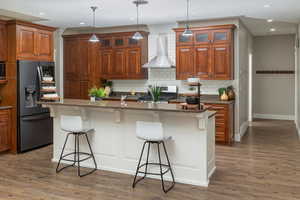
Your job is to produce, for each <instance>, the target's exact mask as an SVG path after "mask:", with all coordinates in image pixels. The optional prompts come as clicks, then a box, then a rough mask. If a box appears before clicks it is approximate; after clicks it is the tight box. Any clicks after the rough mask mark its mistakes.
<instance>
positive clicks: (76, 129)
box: [60, 115, 92, 133]
mask: <svg viewBox="0 0 300 200" xmlns="http://www.w3.org/2000/svg"><path fill="white" fill-rule="evenodd" d="M86 125H87V124H85V123H84V122H83V120H82V118H81V116H72V115H62V116H61V120H60V127H61V129H62V130H64V131H66V132H71V133H72V132H73V133H82V132H84V133H88V132H90V131H91V130H92V129H89V128H86V127H87V126H86Z"/></svg>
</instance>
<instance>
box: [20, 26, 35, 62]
mask: <svg viewBox="0 0 300 200" xmlns="http://www.w3.org/2000/svg"><path fill="white" fill-rule="evenodd" d="M36 37H37V34H36V29H35V28H31V27H25V26H17V58H18V59H19V60H35V59H36V56H37V54H38V53H37V46H36V45H37V43H36V41H37V39H36Z"/></svg>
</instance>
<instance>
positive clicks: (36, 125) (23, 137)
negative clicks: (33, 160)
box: [18, 113, 53, 152]
mask: <svg viewBox="0 0 300 200" xmlns="http://www.w3.org/2000/svg"><path fill="white" fill-rule="evenodd" d="M19 120H20V122H19V137H18V139H19V148H18V149H19V152H24V151H28V150H32V149H35V148H38V147H42V146H45V145H47V144H52V143H53V122H52V118H51V117H50V114H49V113H45V114H40V115H32V116H26V117H21V118H20V119H19Z"/></svg>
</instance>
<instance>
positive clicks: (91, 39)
mask: <svg viewBox="0 0 300 200" xmlns="http://www.w3.org/2000/svg"><path fill="white" fill-rule="evenodd" d="M97 8H98V7H96V6H92V7H91V9H92V11H93V29H94V33H93V35H92V37H90V39H89V42H99V41H100V40H99V38H98V37H97V35H96V34H95V27H96V25H95V11H96V10H97Z"/></svg>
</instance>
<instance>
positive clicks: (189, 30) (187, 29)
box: [182, 0, 193, 37]
mask: <svg viewBox="0 0 300 200" xmlns="http://www.w3.org/2000/svg"><path fill="white" fill-rule="evenodd" d="M189 9H190V0H186V28H185V30H184V32H183V33H182V36H185V37H189V36H193V32H192V30H191V29H190V25H189V23H190V13H189Z"/></svg>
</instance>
